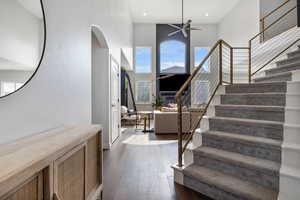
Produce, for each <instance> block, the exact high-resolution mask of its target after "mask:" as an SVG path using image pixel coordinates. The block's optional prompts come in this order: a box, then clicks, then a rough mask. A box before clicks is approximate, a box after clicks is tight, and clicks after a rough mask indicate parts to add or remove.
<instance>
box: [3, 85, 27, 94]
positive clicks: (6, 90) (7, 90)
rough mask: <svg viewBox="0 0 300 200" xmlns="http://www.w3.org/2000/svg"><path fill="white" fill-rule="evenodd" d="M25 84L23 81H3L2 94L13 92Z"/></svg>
mask: <svg viewBox="0 0 300 200" xmlns="http://www.w3.org/2000/svg"><path fill="white" fill-rule="evenodd" d="M22 86H23V83H15V82H1V96H5V95H8V94H10V93H13V92H14V91H16V90H17V89H19V88H20V87H22Z"/></svg>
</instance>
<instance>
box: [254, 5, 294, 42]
mask: <svg viewBox="0 0 300 200" xmlns="http://www.w3.org/2000/svg"><path fill="white" fill-rule="evenodd" d="M296 8H297V6H294V7H293V8H291V9H289V10H288V11H287V12H285V13H284V14H283V15H282V16H280V17H279V18H278V19H277V20H275V21H274V22H273V23H271V24H270V25H269V26H267V27H266V28H264V29H263V30H262V31H261V32H259V33H258V34H256V35H255V36H254V37H253V38H251V39H250V41H253V40H254V39H255V38H257V37H258V36H260V35H261V34H263V33H265V32H266V31H267V30H268V29H269V28H271V27H272V26H273V25H274V24H276V23H277V22H279V21H280V20H281V19H282V18H284V17H285V16H286V15H288V14H289V13H290V12H292V11H293V10H294V9H296Z"/></svg>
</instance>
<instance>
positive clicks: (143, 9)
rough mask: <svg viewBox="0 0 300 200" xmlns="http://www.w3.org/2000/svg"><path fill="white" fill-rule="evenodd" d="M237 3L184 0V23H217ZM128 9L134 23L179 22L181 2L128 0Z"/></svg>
mask: <svg viewBox="0 0 300 200" xmlns="http://www.w3.org/2000/svg"><path fill="white" fill-rule="evenodd" d="M239 1H241V0H184V12H185V21H186V20H187V19H192V20H193V22H194V23H202V24H203V23H218V22H219V21H220V20H221V19H222V18H223V17H224V16H225V15H226V14H227V13H229V12H230V11H231V10H232V9H233V8H234V6H236V4H237V3H238V2H239ZM244 1H245V0H244ZM246 1H248V0H246ZM130 7H131V11H132V17H133V20H134V22H135V23H179V22H181V0H130Z"/></svg>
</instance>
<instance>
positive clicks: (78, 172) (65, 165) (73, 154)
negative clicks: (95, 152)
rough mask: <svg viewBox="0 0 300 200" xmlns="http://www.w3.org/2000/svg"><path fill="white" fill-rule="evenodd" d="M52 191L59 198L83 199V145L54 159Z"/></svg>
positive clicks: (62, 199) (63, 199) (64, 199)
mask: <svg viewBox="0 0 300 200" xmlns="http://www.w3.org/2000/svg"><path fill="white" fill-rule="evenodd" d="M54 192H55V194H57V196H58V197H60V199H61V200H84V199H85V146H83V145H80V146H78V147H76V148H75V149H74V150H72V151H70V152H68V153H67V154H66V155H65V156H63V157H62V158H60V159H58V160H56V161H55V163H54Z"/></svg>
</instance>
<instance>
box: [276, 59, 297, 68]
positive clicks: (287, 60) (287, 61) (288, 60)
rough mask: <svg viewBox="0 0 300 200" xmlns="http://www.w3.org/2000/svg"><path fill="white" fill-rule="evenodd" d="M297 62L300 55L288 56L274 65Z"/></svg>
mask: <svg viewBox="0 0 300 200" xmlns="http://www.w3.org/2000/svg"><path fill="white" fill-rule="evenodd" d="M299 62H300V57H290V58H287V59H284V60H281V61H278V62H276V65H277V67H281V66H286V65H290V64H296V63H298V65H299Z"/></svg>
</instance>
